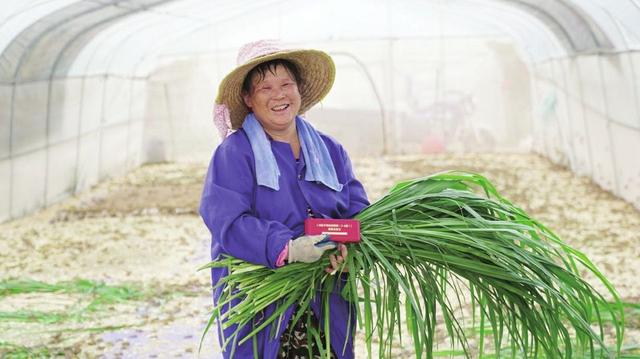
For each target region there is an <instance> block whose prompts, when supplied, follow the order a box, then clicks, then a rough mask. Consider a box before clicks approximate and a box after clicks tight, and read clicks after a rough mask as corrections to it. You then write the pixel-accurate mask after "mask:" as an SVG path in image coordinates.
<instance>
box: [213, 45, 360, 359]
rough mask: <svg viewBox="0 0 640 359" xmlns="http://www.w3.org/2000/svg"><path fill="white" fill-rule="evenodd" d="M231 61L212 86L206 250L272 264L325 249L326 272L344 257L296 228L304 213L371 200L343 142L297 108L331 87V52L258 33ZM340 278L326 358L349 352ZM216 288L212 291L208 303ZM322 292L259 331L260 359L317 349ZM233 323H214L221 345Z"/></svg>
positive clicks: (249, 349)
mask: <svg viewBox="0 0 640 359" xmlns="http://www.w3.org/2000/svg"><path fill="white" fill-rule="evenodd" d="M237 63H238V65H237V67H236V68H235V69H234V70H233V71H231V72H230V73H229V74H228V75H227V76H226V77H225V78H224V79H223V80H222V82H221V83H220V87H219V89H218V96H217V98H216V106H215V110H214V122H215V124H216V126H217V128H218V130H219V131H220V135H221V137H222V138H223V141H222V143H221V144H220V145H219V146H218V147H217V149H216V150H215V153H214V155H213V158H212V160H211V163H210V165H209V170H208V172H207V176H206V179H205V183H204V190H203V194H202V199H201V204H200V214H201V216H202V218H203V220H204V222H205V223H206V225H207V227H208V228H209V230H210V231H211V235H212V240H211V257H212V259H213V260H216V259H217V258H219V256H221V255H229V256H232V257H235V258H239V259H242V260H244V261H247V262H251V263H255V264H259V265H263V266H267V267H269V268H278V267H281V266H283V265H287V263H293V262H306V263H311V262H315V261H317V260H319V259H320V258H321V257H322V255H323V254H324V252H325V251H329V260H330V263H331V265H330V266H329V267H328V268H327V272H335V271H336V270H338V269H339V268H340V267H342V265H343V264H344V262H345V260H346V257H347V249H346V247H345V246H344V245H342V244H340V245H339V246H337V247H336V245H335V244H334V243H333V242H331V241H326V240H324V239H325V238H324V236H306V235H304V220H305V219H306V218H308V217H320V218H351V217H353V216H354V215H356V214H357V213H358V212H360V211H361V210H362V209H364V208H365V207H366V206H368V205H369V201H368V199H367V195H366V193H365V190H364V188H363V186H362V184H361V183H360V182H359V181H358V180H357V179H356V178H355V176H354V173H353V171H352V167H351V161H350V159H349V156H348V155H347V152H346V151H345V149H344V148H343V147H342V145H340V144H339V143H338V142H337V141H336V140H335V139H334V138H332V137H329V136H327V135H325V134H323V133H320V132H319V131H317V130H315V129H314V128H313V126H311V124H310V123H308V122H307V121H305V120H304V119H303V118H302V117H301V116H300V114H303V113H305V112H306V111H307V110H309V109H310V108H311V107H312V106H313V105H315V104H316V103H317V102H319V101H320V100H321V99H322V98H323V97H324V96H325V95H326V94H327V93H328V92H329V90H330V89H331V87H332V85H333V81H334V78H335V65H334V63H333V60H332V59H331V57H330V56H329V55H328V54H326V53H324V52H321V51H317V50H292V49H285V48H283V47H282V46H281V45H279V44H278V43H277V42H274V41H266V40H262V41H257V42H253V43H250V44H247V45H245V46H243V47H242V48H241V49H240V52H239V54H238V59H237ZM319 242H321V243H319ZM226 275H227V269H225V268H214V269H212V271H211V277H212V283H213V285H214V286H215V285H216V284H217V283H218V282H219V281H220V280H221V278H224V277H225V276H226ZM343 275H346V274H343ZM292 279H295V278H292ZM344 279H345V278H341V280H338V281H337V283H338V284H337V286H336V288H334V292H333V293H332V294H331V295H330V307H331V313H330V314H329V316H330V323H329V325H330V340H331V344H332V348H331V349H332V350H331V351H332V352H331V355H332V357H334V358H353V357H354V353H353V338H352V337H353V333H354V331H355V312H354V310H353V307H351V306H352V304H351V303H348V302H346V301H345V300H344V299H343V298H342V296H341V295H340V290H341V288H340V286H342V285H343V284H344ZM221 291H222V288H216V289H215V290H214V293H213V298H214V303H217V300H218V298H219V296H220V293H221ZM320 300H321V296H319V295H318V296H316V298H315V299H314V301H313V302H312V303H311V305H310V308H311V310H307V311H306V312H305V313H303V315H302V317H301V318H300V320H299V321H298V322H297V324H295V327H291V326H292V325H293V323H292V320H291V319H292V318H293V315H294V314H295V311H296V310H297V308H296V307H297V306H296V305H294V306H291V307H290V308H287V310H286V311H285V312H284V315H283V317H282V320H281V322H280V325H279V326H278V325H277V324H278V323H277V322H276V323H275V324H274V325H273V326H267V327H266V328H265V329H263V330H262V331H261V332H259V333H258V334H257V336H256V339H257V340H256V344H257V351H258V355H259V357H260V358H265V359H270V358H306V357H309V355H308V353H309V352H308V350H311V352H312V353H313V356H314V357H319V355H320V352H319V350H318V348H317V347H316V346H315V342H314V340H313V338H307V329H306V325H307V323H311V324H310V325H312V326H314V327H315V328H316V329H317V330H319V331H320V332H321V335H322V340H323V342H324V340H325V339H324V337H323V333H322V330H321V329H320V328H323V325H324V324H323V323H322V320H321V319H319V318H323V312H322V308H321V305H320ZM240 301H241V299H238V300H237V302H235V303H238V302H240ZM232 305H233V304H232ZM350 307H351V308H350ZM274 309H275V305H272V306H270V307H269V308H268V309H267V310H265V312H264V313H263V314H264V316H260V317H259V318H255V323H256V324H255V325H259V322H260V320H261V319H263V318H267V317H269V316H270V315H271V314H272V313H273V311H274ZM225 310H228V307H226V306H225ZM219 324H220V323H219ZM278 328H279V330H278ZM236 329H237V327H236V326H231V327H229V328H227V329H224V330H223V331H222V329H221V328H220V325H218V334H219V337H220V342H221V346H222V345H224V344H223V342H222V335H224V337H225V338H226V337H229V335H231V334H232V333H233V332H235V331H236ZM251 331H252V327H250V326H247V327H244V328H241V329H240V332H239V335H238V338H239V339H241V338H243V337H244V336H246V335H247V334H249V333H250V332H251ZM275 331H277V332H276V333H274V332H275ZM345 341H346V346H345V345H344V343H345ZM253 345H254V343H252V340H248V341H246V342H245V343H243V344H242V345H237V344H236V343H230V344H228V345H227V346H226V347H224V348H223V354H224V356H225V358H228V357H230V356H231V353H232V352H233V356H234V357H235V358H252V357H253V355H254V354H253V353H254V350H253ZM343 347H345V348H346V349H345V350H344V351H343Z"/></svg>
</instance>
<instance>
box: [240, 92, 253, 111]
mask: <svg viewBox="0 0 640 359" xmlns="http://www.w3.org/2000/svg"><path fill="white" fill-rule="evenodd" d="M242 100H243V101H244V104H245V105H246V106H247V107H248V108H251V96H250V95H249V94H248V93H244V94H242Z"/></svg>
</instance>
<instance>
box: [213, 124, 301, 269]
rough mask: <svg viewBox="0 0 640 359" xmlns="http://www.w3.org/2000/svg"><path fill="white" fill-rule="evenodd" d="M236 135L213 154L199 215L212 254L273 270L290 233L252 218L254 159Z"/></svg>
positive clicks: (274, 224) (268, 222)
mask: <svg viewBox="0 0 640 359" xmlns="http://www.w3.org/2000/svg"><path fill="white" fill-rule="evenodd" d="M238 136H240V134H237V136H233V135H232V136H230V137H229V138H227V139H226V140H225V141H224V142H223V143H222V144H221V145H220V146H218V148H217V149H216V151H215V153H214V155H213V159H212V160H211V163H210V164H209V170H208V171H207V176H206V179H205V183H204V189H203V193H202V199H201V201H200V215H201V216H202V219H203V220H204V222H205V224H206V225H207V227H208V228H209V231H210V232H211V235H212V240H211V246H212V253H214V252H215V253H225V254H228V255H230V256H233V257H235V258H239V259H242V260H245V261H247V262H251V263H255V264H259V265H263V266H266V267H270V268H275V267H276V261H277V259H278V255H279V254H280V253H281V252H282V250H283V249H284V248H285V246H286V245H287V243H288V242H289V240H290V239H291V238H292V236H293V233H292V231H291V230H290V229H289V228H288V227H286V226H285V225H284V224H282V223H280V222H276V221H268V220H264V219H260V218H258V217H256V216H255V203H254V192H255V189H256V188H255V187H256V186H257V184H256V180H255V170H254V168H253V156H252V155H251V152H250V147H249V145H248V144H246V146H245V144H244V143H243V142H242V138H239V137H238ZM232 137H233V138H232ZM247 142H248V141H247ZM216 247H217V248H216Z"/></svg>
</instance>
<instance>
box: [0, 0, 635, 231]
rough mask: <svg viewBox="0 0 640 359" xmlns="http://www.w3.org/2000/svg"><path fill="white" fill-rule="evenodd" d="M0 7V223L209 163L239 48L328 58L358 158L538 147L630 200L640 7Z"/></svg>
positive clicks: (330, 116) (405, 1)
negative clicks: (144, 166)
mask: <svg viewBox="0 0 640 359" xmlns="http://www.w3.org/2000/svg"><path fill="white" fill-rule="evenodd" d="M1 6H2V11H0V196H1V198H2V199H3V200H2V201H1V202H0V220H6V219H8V218H13V217H18V216H20V215H22V214H24V213H27V212H29V211H32V210H34V209H36V208H39V207H41V206H45V205H48V204H50V203H54V202H55V201H57V200H59V199H60V198H63V197H64V196H66V195H68V194H70V193H74V192H76V191H79V190H82V189H84V188H87V187H88V186H90V185H92V184H94V183H96V182H97V181H99V180H100V179H102V178H105V177H108V176H112V175H114V174H118V173H122V172H124V171H126V170H128V169H130V168H132V167H135V166H138V165H139V164H141V163H143V162H148V161H162V160H181V159H193V158H202V157H206V156H208V154H209V153H210V151H211V150H212V149H213V148H214V147H215V145H216V144H217V139H216V137H215V131H214V129H213V127H212V125H211V123H210V113H211V105H212V101H213V99H214V98H215V90H216V85H217V83H218V82H219V81H220V79H221V78H222V76H224V74H226V73H227V72H228V71H229V70H230V69H231V68H233V67H234V65H235V54H236V52H237V49H238V47H239V46H240V45H241V44H243V43H245V42H248V41H252V40H255V39H258V38H279V39H282V40H283V41H284V42H286V43H288V44H289V45H290V46H294V47H317V48H321V49H323V50H325V51H328V52H330V53H331V54H332V55H333V56H334V58H335V61H336V63H337V67H338V78H337V79H336V84H335V86H334V89H333V91H332V93H331V94H330V95H329V96H328V97H327V98H326V99H325V100H324V101H323V102H322V103H321V104H320V105H319V106H317V107H316V108H314V109H313V110H312V111H310V113H309V114H307V115H308V117H309V118H310V119H311V120H312V121H314V122H315V123H316V124H317V126H318V127H319V128H321V129H323V130H326V131H327V132H329V133H332V134H335V135H336V136H338V137H339V138H340V140H341V141H342V142H343V143H345V145H346V146H347V147H348V148H349V149H350V151H352V152H353V154H354V155H358V154H361V155H378V154H380V153H419V152H422V153H425V152H438V151H528V150H533V151H537V152H539V153H542V154H544V155H545V156H548V157H550V158H552V159H553V160H554V161H556V162H558V163H561V164H564V165H567V166H570V167H571V168H572V169H573V170H574V171H576V172H578V173H580V174H584V175H588V176H591V177H592V178H593V179H594V180H595V181H596V182H598V183H599V184H600V185H602V186H603V187H604V188H606V189H609V190H611V191H612V192H614V193H616V194H618V195H620V196H622V197H623V198H626V199H627V200H629V201H632V202H633V203H635V204H636V206H638V207H640V183H639V180H640V161H637V160H636V161H634V158H633V155H634V153H635V152H636V151H637V150H638V147H639V146H640V145H639V144H640V115H639V114H640V109H639V103H640V99H639V95H638V94H639V93H640V87H639V86H640V85H639V84H640V81H639V79H638V76H640V75H638V74H639V73H640V64H639V60H638V57H639V55H638V53H637V52H635V51H634V50H637V49H638V47H639V45H640V4H639V3H638V2H637V0H616V1H606V0H563V1H560V0H544V1H534V0H447V1H445V0H430V1H424V0H420V1H418V0H401V1H391V0H377V1H365V0H354V1H350V2H346V3H345V2H341V1H338V0H329V1H325V2H311V1H306V2H299V1H292V0H289V1H278V0H241V1H235V2H231V1H219V0H218V1H212V0H123V1H122V0H121V1H111V0H47V1H44V0H27V1H25V0H21V1H17V0H16V1H7V0H5V1H3V4H2V5H1Z"/></svg>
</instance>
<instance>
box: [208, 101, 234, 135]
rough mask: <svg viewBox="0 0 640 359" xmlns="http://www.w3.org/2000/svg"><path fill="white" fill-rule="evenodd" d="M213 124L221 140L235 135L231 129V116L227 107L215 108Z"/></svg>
mask: <svg viewBox="0 0 640 359" xmlns="http://www.w3.org/2000/svg"><path fill="white" fill-rule="evenodd" d="M213 123H214V124H215V125H216V128H217V129H218V135H220V139H221V140H224V139H225V138H227V136H229V135H230V134H232V133H233V130H232V129H231V114H230V113H229V108H228V107H227V106H226V105H224V104H222V105H219V104H215V105H214V106H213Z"/></svg>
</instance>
